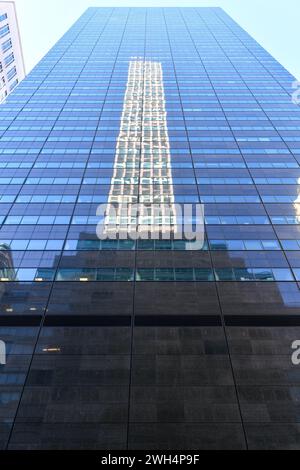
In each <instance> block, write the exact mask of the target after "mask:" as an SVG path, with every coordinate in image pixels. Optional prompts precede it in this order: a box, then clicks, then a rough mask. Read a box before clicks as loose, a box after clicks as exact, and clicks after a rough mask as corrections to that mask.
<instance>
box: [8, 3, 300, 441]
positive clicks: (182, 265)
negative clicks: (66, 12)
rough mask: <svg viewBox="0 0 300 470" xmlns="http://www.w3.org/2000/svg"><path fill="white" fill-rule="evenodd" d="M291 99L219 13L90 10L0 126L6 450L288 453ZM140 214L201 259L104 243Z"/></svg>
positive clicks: (293, 294)
mask: <svg viewBox="0 0 300 470" xmlns="http://www.w3.org/2000/svg"><path fill="white" fill-rule="evenodd" d="M2 23H3V27H4V28H5V27H6V23H7V22H6V19H4V21H2ZM1 27H2V24H1ZM2 40H3V41H5V40H6V39H5V37H3V38H2ZM294 80H295V79H294V77H292V76H291V74H290V73H289V72H288V71H287V70H285V69H284V68H283V67H282V66H281V65H280V64H279V63H278V62H277V61H276V60H274V58H273V57H271V56H270V54H269V53H267V52H266V51H265V50H264V49H263V48H262V47H261V46H260V45H259V44H258V43H257V42H256V41H255V40H254V39H253V38H251V37H250V36H249V34H247V33H246V32H245V31H244V30H243V29H242V28H241V27H240V26H239V25H238V24H237V23H236V22H235V21H234V20H233V19H232V18H230V17H229V16H228V15H227V14H226V13H225V12H224V11H223V10H222V9H220V8H153V9H152V8H89V9H88V10H87V11H86V12H85V13H84V14H83V15H82V16H81V18H80V19H79V20H78V21H77V22H76V23H75V24H74V25H73V26H72V28H71V29H70V30H69V31H68V32H67V33H66V34H65V35H64V36H63V37H62V38H61V39H60V40H59V41H58V43H57V44H56V45H55V46H54V47H53V48H52V49H51V50H50V51H49V52H48V54H47V55H46V56H45V57H44V58H43V59H42V60H41V62H40V63H39V64H38V65H37V66H36V67H35V69H34V70H33V71H32V72H31V73H30V74H29V76H28V77H27V78H26V79H25V80H23V81H22V83H21V84H20V86H18V87H17V89H16V90H15V91H14V92H13V93H12V94H11V95H10V96H9V97H8V99H7V100H6V103H5V104H4V105H3V106H1V107H0V168H1V176H0V222H1V228H0V247H2V256H0V261H1V266H0V269H1V273H0V278H1V288H0V313H1V315H0V340H1V341H5V343H6V345H7V348H6V350H7V361H6V365H3V366H0V367H1V369H0V404H1V406H0V446H1V447H2V448H3V449H10V450H16V449H19V450H20V449H99V450H101V449H102V450H103V449H109V450H116V449H121V450H124V449H151V450H156V449H164V450H165V449H171V450H176V449H182V450H189V449H191V450H202V449H214V450H217V449H279V448H284V449H299V448H300V424H299V386H300V368H299V366H297V365H295V364H293V361H292V353H293V349H292V344H293V343H294V341H296V340H299V339H300V290H299V282H300V225H299V220H300V219H299V213H300V212H299V207H300V206H299V192H300V185H299V181H300V167H299V162H300V137H299V136H300V109H299V106H297V105H296V104H294V103H293V100H292V94H293V93H294V89H293V82H294ZM124 203H126V204H127V205H128V207H129V209H128V211H127V213H126V214H125V216H124V214H123V213H122V214H121V211H120V205H124ZM136 203H142V204H145V205H146V206H147V207H149V208H150V211H149V217H148V219H149V220H150V222H151V221H153V219H152V215H153V213H152V212H151V209H152V207H153V205H154V204H169V206H168V207H167V209H169V211H168V217H169V218H170V220H173V219H174V218H177V217H178V210H179V208H182V207H184V205H186V204H188V205H196V206H197V205H199V204H203V205H204V208H205V211H204V213H205V241H204V244H201V245H200V246H199V245H197V244H195V243H193V241H191V240H187V239H186V238H185V237H184V236H182V237H181V238H180V237H178V236H177V235H178V233H177V232H176V230H173V231H172V230H170V231H169V233H168V234H167V235H168V236H166V231H165V230H164V229H165V226H166V220H165V217H167V215H166V214H165V213H162V215H161V219H160V220H155V224H156V223H158V225H159V226H160V227H161V229H162V230H161V232H162V234H161V235H164V236H162V237H161V238H159V239H152V238H151V237H149V238H143V239H133V238H131V237H127V238H124V237H120V236H116V237H115V238H113V237H110V235H111V226H110V221H109V220H108V219H105V218H104V219H103V215H102V221H103V220H104V222H105V226H106V231H104V232H105V234H106V235H107V237H106V239H105V237H103V239H100V238H99V236H98V235H97V226H98V223H99V219H101V216H100V215H99V212H98V209H99V206H101V205H102V204H107V205H108V207H109V208H110V209H112V208H114V210H115V211H116V212H115V213H114V214H115V215H114V217H115V220H116V221H117V224H116V225H118V221H120V218H123V216H124V217H125V219H126V220H127V222H128V223H129V224H131V225H133V226H135V225H136V226H139V224H140V220H139V218H138V217H137V214H136V212H134V211H133V210H131V209H132V207H133V205H134V204H136ZM164 207H165V206H164ZM97 214H98V215H97ZM191 218H192V221H193V222H194V221H195V220H194V216H192V217H191ZM122 220H123V219H122ZM143 222H145V221H143ZM117 235H119V234H117Z"/></svg>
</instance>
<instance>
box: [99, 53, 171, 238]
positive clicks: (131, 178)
mask: <svg viewBox="0 0 300 470" xmlns="http://www.w3.org/2000/svg"><path fill="white" fill-rule="evenodd" d="M137 202H140V203H141V204H143V205H144V207H145V206H146V205H147V207H148V209H147V213H146V212H144V213H143V214H142V215H141V216H140V217H139V218H137V214H136V213H133V212H132V209H131V208H130V204H134V203H137ZM174 202H175V200H174V189H173V180H172V169H171V157H170V143H169V136H168V128H167V113H166V107H165V94H164V85H163V71H162V66H161V63H160V62H152V61H142V60H133V61H131V62H130V64H129V71H128V81H127V87H126V92H125V98H124V106H123V112H122V117H121V129H120V134H119V136H118V140H117V149H116V156H115V163H114V173H113V178H112V184H111V187H110V192H109V197H108V210H107V214H108V217H107V218H106V220H105V224H108V225H110V224H111V223H112V224H117V226H119V224H121V225H126V227H127V224H132V225H134V226H135V225H136V224H139V230H142V226H143V225H150V226H152V227H153V229H154V226H155V227H156V228H158V226H159V225H160V226H164V228H163V229H161V230H163V231H165V230H168V231H170V225H172V224H174V223H176V209H175V205H174ZM125 204H129V210H127V207H124V205H125ZM153 204H160V213H159V214H158V213H157V212H155V209H154V206H153ZM151 205H152V206H151ZM124 209H125V211H124ZM156 209H157V206H156ZM112 212H113V213H114V215H115V216H116V218H117V220H116V219H115V217H112V216H111V214H112ZM108 225H106V232H108V231H110V230H111V229H112V228H111V227H109V226H108ZM173 230H176V229H175V228H174V227H173Z"/></svg>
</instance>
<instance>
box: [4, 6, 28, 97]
mask: <svg viewBox="0 0 300 470" xmlns="http://www.w3.org/2000/svg"><path fill="white" fill-rule="evenodd" d="M24 77H25V67H24V59H23V52H22V45H21V39H20V33H19V27H18V20H17V14H16V9H15V4H14V2H0V103H1V102H2V101H3V100H5V98H6V97H7V95H8V94H9V93H10V92H11V91H13V90H14V89H15V88H16V86H17V85H18V83H19V82H20V81H21V80H23V78H24Z"/></svg>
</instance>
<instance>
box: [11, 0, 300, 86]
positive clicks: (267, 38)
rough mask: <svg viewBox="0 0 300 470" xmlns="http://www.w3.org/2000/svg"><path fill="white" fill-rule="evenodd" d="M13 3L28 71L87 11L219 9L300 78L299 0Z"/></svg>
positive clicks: (35, 0)
mask: <svg viewBox="0 0 300 470" xmlns="http://www.w3.org/2000/svg"><path fill="white" fill-rule="evenodd" d="M15 3H16V6H17V10H18V16H19V23H20V29H21V35H22V41H23V48H24V55H25V62H26V70H27V72H29V71H30V70H31V69H32V67H33V66H34V65H35V64H36V63H37V62H38V61H39V60H40V59H41V58H42V57H43V56H44V55H45V53H46V52H47V51H48V50H49V49H50V47H52V46H53V45H54V44H55V42H56V41H57V40H58V39H59V38H60V37H61V36H62V35H63V34H64V32H65V31H66V30H67V29H68V28H69V27H70V26H71V25H72V23H74V21H75V20H76V19H77V18H78V17H79V16H80V15H81V14H82V13H83V12H84V10H85V9H86V8H88V7H89V6H99V7H101V6H145V7H146V6H149V7H151V6H153V7H155V6H166V7H168V6H198V7H201V6H219V7H222V8H224V10H225V11H226V12H227V13H228V14H230V15H231V16H232V17H233V18H234V19H235V20H236V21H237V22H238V23H239V24H240V25H241V26H242V27H243V28H244V29H246V30H247V31H248V32H249V33H250V34H251V35H252V36H253V37H254V38H255V39H256V40H257V41H258V42H259V43H260V44H262V46H263V47H265V49H267V50H268V51H269V52H270V53H271V54H272V55H273V56H274V57H275V58H276V59H277V60H279V62H281V63H282V64H283V65H284V66H285V67H286V68H287V69H288V70H289V71H290V72H292V73H293V74H294V75H295V76H296V77H297V78H298V79H300V52H299V50H300V1H299V0H208V1H205V0H203V1H201V0H197V1H189V0H181V1H175V0H173V1H172V0H170V1H163V0H152V1H148V2H147V1H132V0H131V1H130V0H123V1H116V0H110V1H103V0H98V1H97V0H15Z"/></svg>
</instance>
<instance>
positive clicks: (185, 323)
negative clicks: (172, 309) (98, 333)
mask: <svg viewBox="0 0 300 470" xmlns="http://www.w3.org/2000/svg"><path fill="white" fill-rule="evenodd" d="M132 319H133V317H131V316H130V315H48V316H46V318H45V320H44V323H43V326H45V327H82V328H83V327H93V326H95V327H97V326H103V327H104V326H111V327H126V326H127V327H130V326H131V322H132ZM42 320H43V317H42V316H41V315H12V316H8V315H3V316H1V315H0V328H1V327H8V328H9V327H39V326H40V325H41V323H42ZM224 323H225V326H228V327H231V326H232V327H297V326H300V315H225V316H224ZM134 325H135V326H137V327H151V326H152V327H193V326H194V327H197V326H203V327H205V326H207V327H209V326H214V327H221V326H222V320H221V316H219V315H138V316H136V317H134Z"/></svg>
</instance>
